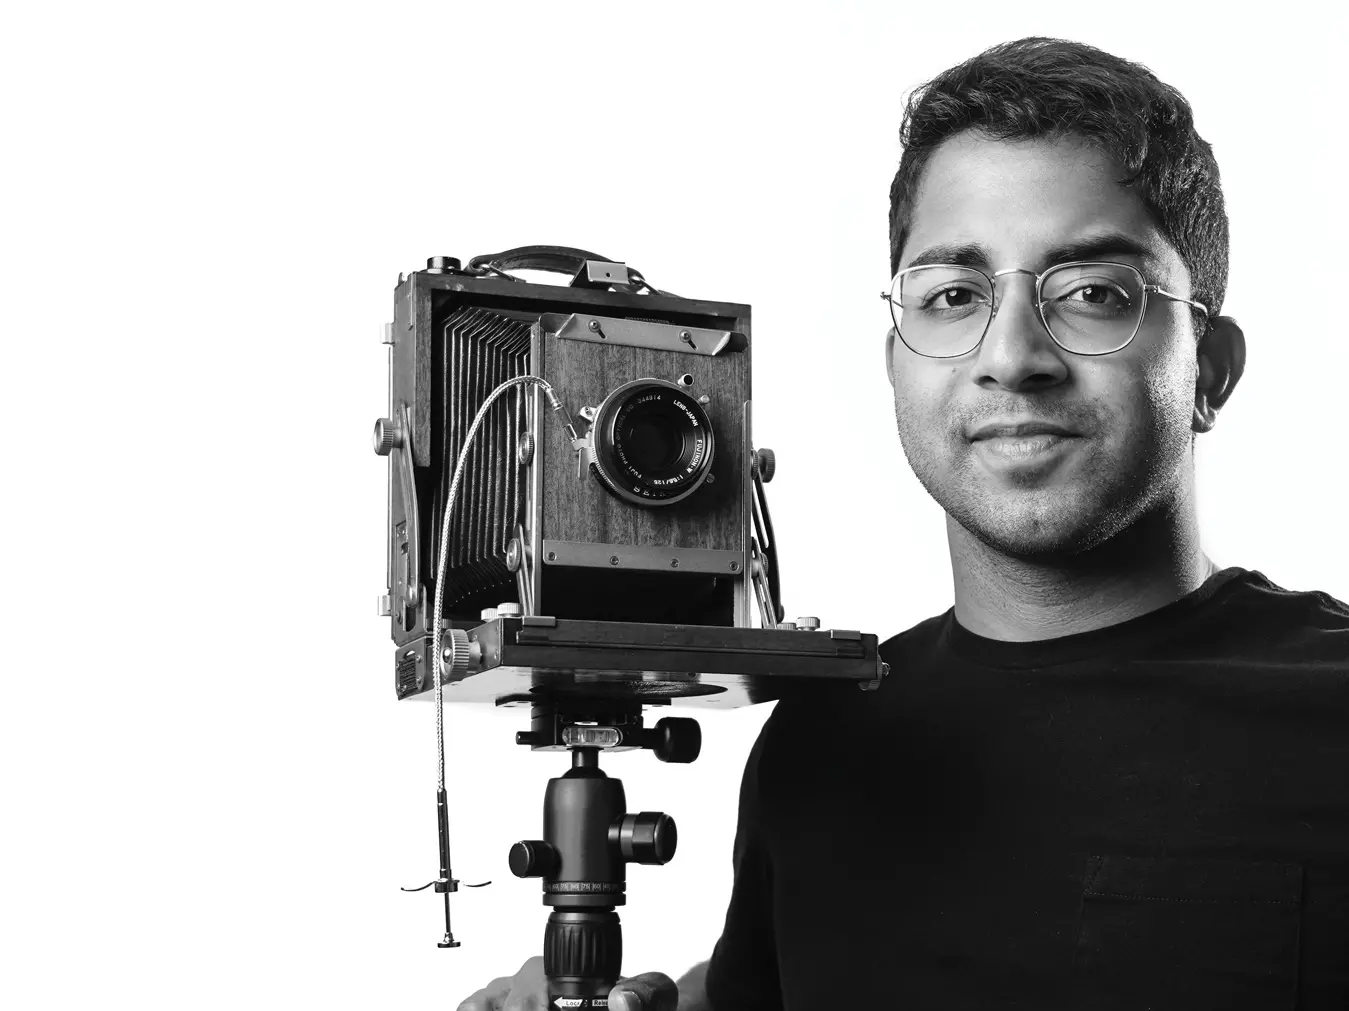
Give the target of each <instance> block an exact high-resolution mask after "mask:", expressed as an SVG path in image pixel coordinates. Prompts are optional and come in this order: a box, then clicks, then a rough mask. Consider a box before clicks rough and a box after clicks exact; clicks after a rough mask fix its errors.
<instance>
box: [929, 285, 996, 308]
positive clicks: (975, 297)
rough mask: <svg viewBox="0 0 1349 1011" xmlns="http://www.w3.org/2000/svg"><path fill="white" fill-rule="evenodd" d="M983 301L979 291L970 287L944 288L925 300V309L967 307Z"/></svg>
mask: <svg viewBox="0 0 1349 1011" xmlns="http://www.w3.org/2000/svg"><path fill="white" fill-rule="evenodd" d="M981 301H983V299H982V297H981V296H980V294H979V293H978V292H977V291H973V290H971V289H969V288H943V289H942V290H941V291H937V292H934V293H932V294H931V295H929V296H928V297H927V298H926V299H925V300H924V306H923V307H924V308H925V309H966V308H969V307H970V306H972V305H975V304H977V303H979V302H981Z"/></svg>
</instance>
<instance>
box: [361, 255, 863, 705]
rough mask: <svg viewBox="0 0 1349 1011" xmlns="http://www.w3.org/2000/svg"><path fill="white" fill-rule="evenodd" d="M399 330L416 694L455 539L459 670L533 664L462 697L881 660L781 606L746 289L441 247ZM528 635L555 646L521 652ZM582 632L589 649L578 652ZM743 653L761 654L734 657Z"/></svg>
mask: <svg viewBox="0 0 1349 1011" xmlns="http://www.w3.org/2000/svg"><path fill="white" fill-rule="evenodd" d="M518 269H535V270H538V269H543V270H554V271H559V270H560V271H563V272H564V273H565V274H566V275H567V277H568V279H569V281H570V283H568V284H557V285H552V284H537V283H530V282H527V281H524V280H521V279H520V278H519V277H518V276H517V275H514V274H512V273H510V271H512V270H518ZM386 342H388V343H390V344H391V345H392V347H391V358H390V412H389V415H388V417H386V418H382V419H380V421H379V422H377V423H376V428H375V436H374V441H375V448H376V451H377V452H380V453H383V454H385V455H389V456H390V457H391V469H390V481H389V487H390V494H389V583H388V586H389V592H388V594H387V595H386V596H385V597H383V598H382V604H383V609H384V610H385V612H386V613H387V614H388V615H389V617H390V620H391V622H392V629H391V631H392V634H393V638H394V641H395V642H396V643H397V644H398V645H399V647H400V652H399V654H398V661H397V665H396V684H397V689H398V694H399V697H400V698H401V697H407V696H411V695H418V694H421V693H423V692H425V691H426V690H427V689H428V687H430V677H429V667H430V665H429V664H428V663H427V657H426V654H425V649H424V646H425V644H426V642H427V641H428V640H429V639H430V634H429V633H430V631H431V629H430V624H431V618H432V615H433V612H434V608H433V606H432V602H433V597H432V594H433V593H435V592H436V590H437V587H436V586H435V585H434V582H435V580H434V573H435V571H436V562H437V561H438V559H439V556H440V552H441V551H442V550H443V551H444V553H445V559H444V563H443V564H444V567H445V579H444V580H443V586H441V587H439V591H440V592H441V593H442V594H443V608H444V610H443V614H444V617H445V619H446V620H445V621H444V622H443V629H444V630H448V631H443V635H444V637H445V639H446V641H447V642H448V643H449V646H448V647H447V657H449V659H450V660H451V661H453V662H447V674H446V680H445V682H444V683H446V684H451V683H454V684H456V685H458V686H459V687H461V688H463V687H465V686H466V684H467V681H468V680H469V679H471V678H472V677H473V675H475V674H477V673H480V672H485V671H488V670H491V669H493V668H495V667H505V668H508V669H509V670H510V671H513V672H514V677H513V678H512V677H502V676H500V675H499V676H498V677H496V678H495V679H493V678H479V679H478V680H477V681H476V682H475V687H474V688H473V689H471V690H468V691H458V692H455V693H452V695H451V696H447V697H450V698H452V699H462V700H476V701H487V700H489V699H492V700H495V701H498V702H500V701H502V699H503V698H504V697H505V696H507V695H510V694H512V693H513V692H516V691H517V690H523V691H531V690H532V691H537V690H538V689H539V688H540V681H541V679H542V680H543V681H545V682H547V684H550V685H551V684H555V683H559V679H558V678H552V679H551V680H549V679H548V678H546V677H544V673H545V672H547V671H551V672H552V673H554V674H559V675H561V674H562V673H563V672H566V671H570V672H573V673H574V672H578V671H579V672H580V680H581V682H583V683H586V684H589V683H592V682H601V681H609V682H612V683H616V684H628V685H631V683H633V682H640V681H646V682H648V685H647V688H648V691H651V690H653V686H652V685H651V684H650V682H651V681H652V679H653V678H655V677H656V675H655V674H653V671H664V672H665V673H666V674H669V675H671V676H678V677H683V676H685V675H687V676H688V677H691V678H694V679H696V680H697V681H699V682H705V683H703V684H702V687H699V686H698V685H690V686H687V690H679V691H675V690H674V687H671V688H670V691H671V693H673V694H675V695H686V696H687V695H702V694H718V693H722V692H723V691H724V689H725V688H726V687H728V684H729V682H728V683H726V684H722V685H720V686H717V685H715V684H714V683H713V682H715V680H716V678H718V677H720V676H721V675H723V674H724V675H726V676H727V677H731V678H732V680H734V678H736V677H739V678H741V679H742V681H741V687H744V682H743V677H745V676H749V675H751V674H767V673H771V672H773V671H774V670H775V669H776V668H775V667H774V664H775V663H776V664H777V665H778V666H779V667H785V671H784V672H798V673H804V672H805V671H804V669H802V666H801V665H802V663H803V662H807V661H809V660H810V659H811V658H812V657H815V658H822V657H834V658H836V659H843V658H844V657H847V658H849V659H852V660H862V659H863V658H864V656H865V657H868V658H869V659H870V668H869V670H868V671H862V666H861V665H857V664H854V665H852V666H851V667H850V668H849V669H850V671H851V674H850V676H851V677H852V678H853V679H855V680H862V681H867V680H870V679H874V678H875V677H876V676H877V673H878V671H879V666H878V663H879V662H878V661H877V660H876V659H875V652H874V640H875V637H874V636H866V637H863V636H861V635H860V633H855V632H854V633H836V632H827V633H822V634H820V635H817V636H811V637H799V636H798V637H789V639H790V641H787V640H784V639H783V637H782V635H781V633H782V632H785V631H789V630H791V631H796V630H797V629H794V628H790V627H788V625H789V623H788V625H784V624H783V623H782V617H783V614H782V611H781V604H780V602H779V599H778V597H779V593H778V582H777V567H776V559H775V551H774V547H775V545H774V544H773V536H772V529H771V524H770V522H769V519H768V513H767V507H766V502H765V500H764V496H763V484H764V483H765V482H766V481H768V480H769V479H771V477H772V471H773V466H774V463H773V456H772V454H771V452H769V451H767V450H757V451H756V449H755V447H754V445H753V441H752V430H751V386H750V310H749V307H748V306H746V305H740V304H736V303H727V302H707V301H699V300H695V299H689V298H681V297H678V296H675V295H671V294H669V293H667V292H660V291H657V290H655V289H654V288H651V286H650V285H648V284H647V283H646V282H645V280H644V279H643V278H642V277H641V275H640V274H639V273H637V272H636V271H633V270H630V269H629V268H628V267H626V266H625V265H624V264H622V263H617V262H613V261H609V260H605V259H604V258H602V257H599V256H597V255H596V254H592V253H586V252H585V251H582V250H573V249H568V248H565V247H541V246H531V247H523V248H521V249H518V250H509V251H507V252H505V253H500V254H494V255H492V256H489V257H478V258H476V259H474V260H472V261H470V262H469V264H468V265H467V266H466V267H464V266H461V265H460V263H459V261H456V260H453V259H450V258H448V257H436V258H433V259H432V260H431V261H430V262H429V264H428V267H427V269H426V270H424V271H418V272H416V273H413V274H411V275H409V276H407V277H400V279H399V284H398V287H397V289H396V292H395V317H394V322H393V324H392V326H391V327H390V328H389V329H388V332H387V333H386ZM521 377H537V380H542V381H543V382H538V381H536V380H529V381H525V380H524V379H522V378H521ZM512 381H515V383H516V384H515V385H514V386H513V387H512V388H510V389H509V390H507V391H505V392H504V393H502V392H500V387H502V385H503V384H509V383H511V382H512ZM493 391H498V392H497V394H496V399H495V400H493V401H492V402H491V406H490V407H486V409H485V413H483V411H484V407H485V405H486V404H487V402H488V400H489V397H490V396H492V395H493ZM558 408H560V409H561V410H560V411H558V410H557V409H558ZM557 414H560V415H561V417H560V418H558V419H556V420H555V417H554V415H557ZM480 415H481V416H480ZM559 422H561V423H559ZM475 423H476V426H477V427H476V429H474V431H473V438H472V440H471V441H469V440H468V437H469V433H470V429H471V428H473V426H474V425H475ZM466 445H467V446H468V449H467V452H466V453H465V452H464V449H465V446H466ZM461 456H462V457H463V459H462V466H461V467H460V470H461V471H462V475H461V483H460V486H459V488H458V494H457V496H456V498H455V501H454V503H453V508H452V510H451V513H450V522H449V524H448V526H446V525H445V522H444V517H445V510H446V506H447V502H446V499H447V495H448V493H449V486H450V484H451V474H452V473H453V472H454V470H455V467H456V463H457V462H459V461H460V459H461ZM442 530H448V537H446V539H445V543H444V544H443V545H442V544H441V543H440V538H441V532H442ZM755 617H757V621H758V625H759V626H760V628H759V629H756V630H753V631H752V632H751V625H752V618H755ZM544 618H546V619H547V621H548V622H552V623H553V624H551V625H546V626H545V625H543V624H541V620H542V619H544ZM503 620H504V623H503ZM488 622H494V624H491V625H486V624H484V623H488ZM558 623H561V628H562V629H563V631H558V628H559V625H558ZM578 623H579V624H578ZM802 624H804V625H805V626H806V627H805V628H802V629H799V631H806V630H808V629H810V630H813V628H814V627H815V626H814V625H813V624H812V623H811V622H804V623H802ZM545 628H547V629H548V630H549V631H544V629H545ZM456 629H457V630H461V631H462V632H463V633H464V634H458V633H455V630H456ZM567 629H570V631H566V630H567ZM718 629H721V630H727V631H726V632H723V633H721V634H716V633H715V632H714V630H718ZM732 629H737V630H744V632H740V633H730V632H729V630H732ZM522 630H523V640H524V642H528V641H529V640H530V639H531V637H532V638H533V640H534V641H535V644H536V645H538V646H539V648H540V649H542V650H543V654H547V655H546V656H545V655H543V654H541V653H539V651H538V650H536V651H535V652H534V653H530V654H527V656H526V654H519V653H518V649H519V647H521V645H522V641H521V637H520V636H521V633H522ZM699 630H702V631H701V632H700V631H699ZM728 634H729V635H730V637H729V638H727V635H728ZM746 634H748V635H749V638H746ZM756 635H764V636H768V638H764V639H763V641H762V642H761V641H759V639H757V638H755V636H756ZM634 636H635V637H636V638H634ZM850 637H851V638H850ZM676 639H681V640H683V641H684V644H683V645H680V644H679V643H677V642H676V641H675V640H676ZM465 640H470V641H468V644H467V645H465ZM506 640H510V641H509V642H508V641H506ZM543 640H546V641H543ZM722 640H725V641H722ZM568 642H571V643H572V646H573V647H575V648H577V649H581V650H582V651H583V653H584V655H583V656H579V657H578V656H576V655H571V654H567V653H566V644H567V643H568ZM864 642H865V646H866V648H864ZM606 643H608V644H609V646H610V647H612V648H611V649H609V651H608V652H604V650H605V648H606V646H605V644H606ZM647 646H650V647H652V648H656V649H662V650H663V651H664V652H662V653H660V655H659V657H655V656H653V655H652V654H650V653H644V652H643V650H644V649H645V648H646V647H647ZM403 647H406V648H403ZM456 648H458V649H459V650H460V652H459V653H454V654H453V655H452V656H451V654H452V653H453V650H455V649H456ZM512 650H516V654H517V655H516V659H517V660H518V661H519V662H518V663H514V664H513V663H511V662H509V659H510V658H509V657H508V656H507V654H509V653H510V652H511V651H512ZM550 650H551V652H549V651H550ZM559 650H561V652H559ZM596 650H599V651H600V652H599V653H597V652H596ZM709 650H710V651H711V653H709V652H708V651H709ZM712 654H715V656H716V657H718V658H719V659H709V657H710V656H711V655H712ZM736 655H740V656H742V657H745V658H749V657H751V656H752V657H755V658H757V659H742V660H739V661H728V660H727V658H728V657H731V656H736ZM550 657H551V658H553V659H552V660H550V659H549V658H550ZM559 658H560V659H559ZM756 664H757V666H756ZM728 666H729V667H730V668H732V669H730V670H723V668H727V667H728ZM684 668H687V670H685V669H684ZM828 668H829V664H827V663H825V664H824V665H823V666H820V665H815V666H813V667H810V668H809V670H810V672H811V674H812V675H814V676H824V677H828V676H829V674H828ZM859 671H862V673H858V672H859ZM840 673H841V670H840ZM863 675H865V676H863ZM709 679H710V680H709ZM460 682H464V684H460ZM662 684H666V685H667V686H671V685H674V682H671V681H669V680H668V679H667V680H666V681H663V682H662ZM675 687H677V686H675ZM587 690H588V689H587ZM724 701H725V702H728V703H731V704H743V702H744V701H748V699H741V700H739V702H731V699H730V698H727V699H725V700H724Z"/></svg>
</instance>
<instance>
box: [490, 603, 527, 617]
mask: <svg viewBox="0 0 1349 1011" xmlns="http://www.w3.org/2000/svg"><path fill="white" fill-rule="evenodd" d="M524 613H525V609H524V608H523V607H521V606H520V605H519V604H517V603H516V602H515V601H513V600H511V601H507V602H506V603H504V604H498V605H497V617H498V618H518V617H520V616H521V615H522V614H524Z"/></svg>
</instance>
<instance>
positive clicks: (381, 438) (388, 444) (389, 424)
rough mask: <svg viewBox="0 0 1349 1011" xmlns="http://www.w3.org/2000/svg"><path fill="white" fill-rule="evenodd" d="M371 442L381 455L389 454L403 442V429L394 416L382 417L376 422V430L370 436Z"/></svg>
mask: <svg viewBox="0 0 1349 1011" xmlns="http://www.w3.org/2000/svg"><path fill="white" fill-rule="evenodd" d="M370 443H371V445H373V446H374V447H375V452H376V453H378V454H379V455H380V456H388V455H389V454H390V453H392V452H393V451H394V450H395V449H397V448H398V447H399V446H401V445H402V444H403V430H402V429H401V428H399V427H398V422H396V421H394V420H393V419H392V418H380V419H379V420H378V421H376V422H375V431H374V433H373V434H372V435H371V436H370Z"/></svg>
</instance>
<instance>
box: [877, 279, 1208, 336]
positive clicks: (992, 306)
mask: <svg viewBox="0 0 1349 1011" xmlns="http://www.w3.org/2000/svg"><path fill="white" fill-rule="evenodd" d="M1098 264H1108V265H1109V266H1111V267H1124V268H1126V269H1128V270H1132V271H1133V272H1134V273H1135V274H1137V275H1138V280H1139V281H1140V282H1141V284H1142V287H1143V304H1142V305H1140V306H1139V308H1138V322H1137V323H1135V324H1134V330H1133V333H1131V334H1129V339H1128V340H1126V341H1125V342H1124V343H1123V344H1121V345H1120V346H1119V347H1117V348H1111V349H1110V350H1109V351H1074V350H1073V349H1072V348H1067V347H1064V346H1063V342H1062V341H1060V340H1059V339H1058V338H1057V337H1055V336H1054V331H1053V330H1051V329H1050V327H1049V320H1047V319H1045V303H1046V302H1047V301H1050V300H1049V299H1043V298H1041V297H1040V295H1041V292H1042V291H1043V288H1044V279H1045V277H1046V276H1048V275H1049V274H1052V273H1054V271H1056V270H1064V269H1066V268H1068V267H1091V266H1095V265H1098ZM933 267H955V268H956V269H957V270H969V271H973V272H974V273H976V274H978V275H980V276H981V277H983V278H984V280H986V281H987V282H988V290H989V291H990V292H991V293H992V294H993V298H992V300H991V301H990V302H989V310H988V319H986V320H985V321H984V329H983V332H982V333H980V334H979V339H978V340H977V341H975V342H974V343H973V344H972V345H970V346H969V347H968V348H966V349H965V350H964V351H959V352H957V353H956V354H953V355H929V354H924V353H923V352H922V351H919V350H917V349H915V348H914V347H913V345H911V344H910V343H909V342H908V341H906V340H904V332H903V331H902V330H901V329H900V326H899V317H898V316H896V315H895V299H894V291H895V288H896V286H897V285H898V284H899V279H900V278H902V277H903V276H904V275H905V274H911V273H913V272H914V271H917V270H930V269H931V268H933ZM1007 274H1026V275H1028V276H1030V277H1033V278H1035V314H1036V315H1037V316H1039V317H1040V325H1041V326H1043V327H1044V328H1045V333H1047V334H1049V339H1050V340H1052V341H1053V342H1054V343H1055V344H1056V345H1058V347H1060V348H1062V349H1063V350H1064V351H1066V352H1067V353H1068V354H1070V355H1080V356H1081V357H1083V358H1099V357H1101V356H1102V355H1113V354H1115V353H1116V352H1117V351H1123V350H1124V349H1125V348H1127V347H1128V346H1129V345H1130V344H1132V343H1133V342H1134V338H1135V337H1137V336H1138V331H1140V330H1141V329H1143V319H1144V317H1146V316H1147V313H1148V293H1149V292H1151V293H1152V294H1154V295H1161V296H1163V297H1164V298H1169V299H1171V300H1172V301H1173V302H1183V303H1184V304H1185V305H1188V306H1190V307H1191V308H1192V309H1198V310H1199V311H1200V312H1202V313H1203V314H1204V321H1205V324H1207V323H1208V321H1210V320H1211V319H1212V318H1213V313H1212V312H1210V311H1209V307H1208V306H1206V305H1204V304H1203V303H1202V302H1196V301H1194V300H1193V299H1189V298H1182V297H1181V296H1179V295H1176V294H1173V293H1172V292H1169V291H1167V290H1166V289H1164V288H1162V287H1161V286H1160V285H1156V284H1149V283H1148V281H1147V278H1145V277H1144V276H1143V272H1142V271H1141V270H1139V269H1138V268H1137V267H1135V266H1134V265H1133V264H1132V263H1119V262H1117V261H1115V260H1073V261H1071V262H1070V263H1056V264H1054V265H1053V266H1051V267H1048V268H1047V269H1045V270H1043V271H1041V272H1040V273H1038V274H1037V273H1036V272H1035V271H1033V270H1027V269H1026V268H1024V267H1008V268H1006V269H1005V270H997V271H994V272H993V273H992V274H986V273H984V271H982V270H980V269H979V268H978V267H970V266H967V265H966V264H963V263H917V264H914V265H913V266H912V267H905V268H904V269H903V270H901V271H899V272H898V273H897V274H895V276H894V278H893V279H892V280H891V281H890V290H889V291H883V292H881V298H883V299H885V300H886V301H887V302H889V303H890V319H891V320H892V321H893V322H894V324H895V335H896V336H897V337H898V338H899V339H900V340H901V341H903V343H904V346H905V347H906V348H908V349H909V350H910V351H912V352H913V353H914V354H916V355H919V356H920V357H923V358H935V359H938V360H942V359H947V358H960V357H963V356H964V355H967V354H969V353H970V352H971V351H975V350H977V349H978V347H979V345H980V344H982V343H983V342H984V338H985V337H987V336H988V328H989V327H990V326H992V325H993V317H994V316H996V315H997V314H998V305H999V302H998V299H997V294H998V285H997V279H998V278H1000V277H1003V276H1005V275H1007ZM901 310H902V307H901Z"/></svg>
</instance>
